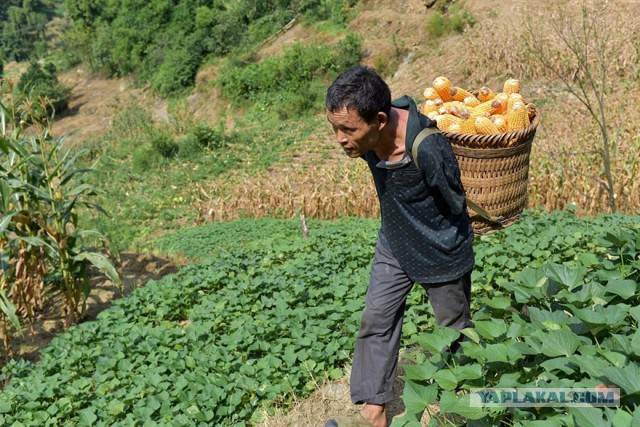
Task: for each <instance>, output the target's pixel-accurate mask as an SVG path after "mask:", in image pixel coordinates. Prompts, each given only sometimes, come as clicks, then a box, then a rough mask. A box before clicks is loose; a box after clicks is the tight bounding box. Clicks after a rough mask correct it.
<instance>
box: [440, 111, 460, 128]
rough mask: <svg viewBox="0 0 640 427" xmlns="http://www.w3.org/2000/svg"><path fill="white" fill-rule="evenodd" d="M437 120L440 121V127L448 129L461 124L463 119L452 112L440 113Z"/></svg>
mask: <svg viewBox="0 0 640 427" xmlns="http://www.w3.org/2000/svg"><path fill="white" fill-rule="evenodd" d="M435 121H436V122H438V129H440V130H443V131H448V130H449V129H450V128H451V125H453V124H457V125H458V126H460V124H461V123H462V119H461V118H459V117H456V116H454V115H452V114H439V115H437V116H436V118H435Z"/></svg>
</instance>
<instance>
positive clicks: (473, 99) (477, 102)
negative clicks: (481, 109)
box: [462, 95, 480, 107]
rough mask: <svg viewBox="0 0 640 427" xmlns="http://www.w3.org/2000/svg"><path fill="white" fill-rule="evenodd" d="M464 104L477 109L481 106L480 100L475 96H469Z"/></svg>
mask: <svg viewBox="0 0 640 427" xmlns="http://www.w3.org/2000/svg"><path fill="white" fill-rule="evenodd" d="M462 102H463V103H464V105H466V106H467V107H476V106H478V105H480V100H479V99H478V98H476V97H475V96H473V95H471V96H467V97H466V98H465V99H464V100H463V101H462Z"/></svg>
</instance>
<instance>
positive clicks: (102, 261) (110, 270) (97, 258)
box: [73, 252, 122, 284]
mask: <svg viewBox="0 0 640 427" xmlns="http://www.w3.org/2000/svg"><path fill="white" fill-rule="evenodd" d="M73 259H74V260H76V261H84V260H87V261H89V262H90V263H91V264H92V265H93V266H94V267H96V268H97V269H98V270H100V271H101V272H102V273H103V274H105V275H106V276H107V277H108V278H109V279H110V280H111V281H112V282H113V283H116V284H122V280H121V278H120V275H119V274H118V272H117V271H116V269H115V267H114V266H113V264H112V263H111V261H109V259H108V258H107V257H106V256H104V255H102V254H100V253H97V252H80V253H79V254H77V255H75V256H74V257H73Z"/></svg>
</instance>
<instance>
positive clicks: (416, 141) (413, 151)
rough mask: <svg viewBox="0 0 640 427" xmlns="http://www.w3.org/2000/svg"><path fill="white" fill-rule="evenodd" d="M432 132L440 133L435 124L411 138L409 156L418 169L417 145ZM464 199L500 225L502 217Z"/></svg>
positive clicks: (477, 211) (465, 197)
mask: <svg viewBox="0 0 640 427" xmlns="http://www.w3.org/2000/svg"><path fill="white" fill-rule="evenodd" d="M434 133H441V132H440V130H438V128H437V127H435V126H433V127H427V128H424V129H422V130H421V131H420V132H419V133H418V135H416V138H415V139H414V140H413V144H412V145H411V156H412V157H413V162H414V163H415V164H416V167H417V168H418V169H420V165H419V164H418V147H420V144H421V143H422V141H424V139H425V138H426V137H427V136H429V135H433V134H434ZM464 200H465V201H466V202H467V206H468V207H470V208H471V210H473V211H474V212H475V213H477V214H478V215H480V216H481V217H482V218H484V219H486V220H487V221H490V222H492V223H495V224H498V225H502V222H503V218H502V217H496V216H493V215H491V214H490V213H489V211H487V210H486V209H484V208H483V207H482V206H480V205H478V204H477V203H476V202H474V201H473V200H471V199H469V198H468V197H467V196H464Z"/></svg>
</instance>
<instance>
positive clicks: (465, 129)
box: [460, 118, 476, 135]
mask: <svg viewBox="0 0 640 427" xmlns="http://www.w3.org/2000/svg"><path fill="white" fill-rule="evenodd" d="M460 133H468V134H470V135H475V133H476V125H475V119H472V118H468V119H466V120H463V121H462V123H460Z"/></svg>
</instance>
